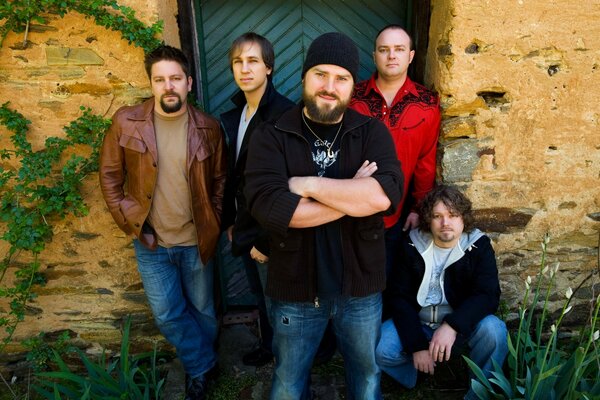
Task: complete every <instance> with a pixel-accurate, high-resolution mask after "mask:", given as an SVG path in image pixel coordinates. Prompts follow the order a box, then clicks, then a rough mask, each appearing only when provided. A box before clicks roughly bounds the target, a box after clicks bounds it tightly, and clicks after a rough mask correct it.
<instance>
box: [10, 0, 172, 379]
mask: <svg viewBox="0 0 600 400" xmlns="http://www.w3.org/2000/svg"><path fill="white" fill-rule="evenodd" d="M121 4H122V5H126V6H130V7H132V8H134V9H135V10H137V11H136V15H137V16H138V18H140V19H141V20H143V21H145V22H147V23H149V24H150V23H153V22H155V21H156V20H158V19H161V20H163V21H164V24H165V25H164V34H163V39H164V40H165V42H166V43H168V44H172V45H175V46H179V36H178V28H177V24H176V19H175V16H176V12H177V2H176V0H169V1H168V2H162V1H155V0H147V1H146V0H128V1H122V2H121ZM28 40H29V43H28V45H27V46H25V47H24V48H23V46H22V42H23V34H15V33H10V34H9V35H8V37H7V38H6V40H5V41H4V45H3V47H2V48H0V104H3V103H5V102H7V101H10V107H11V108H12V109H14V110H17V111H19V112H21V113H22V114H23V115H24V116H25V117H26V118H28V119H29V120H31V122H32V123H31V129H30V132H29V135H28V138H29V140H30V141H31V142H32V143H33V145H34V148H37V149H39V148H41V147H42V146H43V143H44V141H45V139H46V138H48V137H51V136H62V135H63V132H62V128H63V126H65V125H67V124H68V123H69V122H70V121H72V120H74V119H76V118H77V117H78V116H80V115H81V110H80V109H79V107H80V106H81V105H83V106H88V107H91V108H92V110H93V111H94V113H97V114H100V115H104V116H105V117H110V116H112V114H113V113H114V112H115V111H116V110H117V109H118V108H119V107H120V106H122V105H126V104H134V103H139V102H140V101H142V100H143V99H145V98H148V97H150V96H151V92H150V90H149V85H148V79H147V77H146V73H145V70H144V67H143V57H144V53H143V50H141V49H140V48H137V47H135V46H133V45H130V44H128V43H127V41H126V40H123V39H121V36H120V33H118V32H113V31H110V30H106V29H104V28H102V27H99V26H97V25H95V24H94V22H93V21H92V20H91V19H85V18H84V17H83V16H82V15H80V14H77V13H70V14H67V15H66V16H65V17H64V18H60V17H58V16H48V23H47V24H46V25H44V26H39V25H38V26H32V29H31V32H30V33H29V36H28ZM9 134H10V133H9V132H8V131H7V130H6V129H5V128H4V127H3V126H0V146H2V147H4V148H9V147H10V142H9ZM9 165H10V164H9V163H6V162H4V164H3V167H9ZM83 192H84V193H85V199H86V202H87V204H88V206H89V211H90V212H89V215H88V216H85V217H82V218H68V219H67V220H65V221H62V222H58V223H57V224H56V226H55V229H54V238H53V240H52V242H51V243H49V244H48V246H47V249H46V250H45V251H44V252H43V253H42V254H41V265H42V267H41V272H42V273H43V274H44V276H45V277H46V279H47V284H46V285H45V286H41V287H36V289H35V293H36V294H37V297H36V298H35V300H34V301H33V302H32V303H31V304H30V305H31V307H30V308H29V310H28V311H29V315H27V317H26V320H25V322H24V323H22V324H20V325H19V326H18V329H17V331H16V333H15V336H14V339H15V340H14V344H13V345H11V346H8V347H7V348H6V349H5V354H0V371H1V370H2V368H3V367H2V366H1V365H2V364H3V362H6V361H10V360H18V359H22V358H23V354H22V353H21V351H22V347H21V346H20V344H19V343H18V342H19V341H20V340H22V339H24V338H26V337H29V336H31V335H37V333H39V332H41V331H44V332H47V333H50V337H52V336H53V335H52V333H53V332H59V331H61V330H65V329H68V330H71V331H72V332H73V334H74V335H76V336H77V337H78V338H79V339H80V343H81V345H82V346H83V347H86V348H91V349H96V350H97V349H99V348H101V346H102V345H107V344H108V345H110V346H111V347H112V348H114V347H115V346H118V344H119V343H120V336H121V333H120V330H119V328H120V326H121V323H122V320H123V316H125V315H128V314H131V315H133V318H134V330H133V332H134V335H133V342H134V346H136V347H142V348H146V349H149V348H151V347H152V343H153V341H155V340H162V336H160V335H159V333H158V331H157V330H156V328H155V327H154V323H153V320H152V316H151V313H150V311H149V308H148V307H147V304H146V300H145V296H144V293H143V289H142V285H141V281H140V278H139V275H138V273H137V269H136V263H135V258H134V254H133V248H132V246H131V240H130V239H129V238H127V237H125V235H124V234H123V233H122V232H121V231H119V230H118V229H117V228H116V226H115V224H114V222H113V221H112V219H111V218H110V215H109V214H108V212H107V209H106V206H105V204H104V202H103V200H102V196H101V192H100V188H99V184H98V177H97V174H94V175H93V176H91V177H89V178H88V179H87V180H86V181H85V182H84V187H83ZM6 249H7V245H6V243H5V242H0V252H1V253H0V254H1V257H4V254H5V252H6ZM27 261H29V260H28V259H27V256H26V255H21V256H19V257H18V258H17V259H16V260H15V263H14V265H13V268H11V270H10V271H9V274H8V275H9V276H7V278H6V279H5V281H4V282H2V285H3V286H5V285H6V283H8V281H9V280H10V275H11V274H10V273H11V272H13V271H14V270H15V269H16V268H18V266H19V265H20V263H24V262H27ZM0 307H2V309H3V310H6V309H7V305H6V304H2V303H0ZM4 334H5V333H4V331H2V332H0V337H4ZM11 368H15V366H14V365H12V366H11ZM5 376H6V375H5Z"/></svg>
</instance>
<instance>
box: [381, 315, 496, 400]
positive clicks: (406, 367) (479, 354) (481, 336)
mask: <svg viewBox="0 0 600 400" xmlns="http://www.w3.org/2000/svg"><path fill="white" fill-rule="evenodd" d="M422 327H423V332H425V335H426V336H427V339H429V340H431V338H432V337H433V332H434V330H433V329H431V328H430V327H429V326H427V325H422ZM507 335H508V332H507V330H506V325H505V324H504V322H503V321H502V320H500V319H499V318H498V317H496V316H494V315H488V316H487V317H485V318H484V319H482V320H481V321H479V323H478V324H477V326H476V327H475V330H474V331H473V333H472V334H471V336H470V337H469V338H467V340H466V344H467V345H468V346H469V349H470V353H469V358H470V359H471V360H473V361H474V362H475V363H476V364H477V365H478V366H479V367H480V368H481V369H482V371H483V373H484V374H485V375H486V376H488V377H489V376H491V374H490V371H492V370H493V369H494V367H493V364H492V360H495V361H496V362H497V363H498V365H502V363H503V362H504V359H505V358H506V355H507V354H508V342H507ZM457 344H458V345H460V344H461V343H460V342H459V337H457V341H456V342H455V345H457ZM453 348H456V346H453ZM375 356H376V358H377V363H378V364H379V365H380V366H381V370H382V371H384V372H385V373H387V374H388V375H390V376H391V377H392V378H394V379H395V380H397V381H398V382H400V384H401V385H402V386H404V387H407V388H409V389H410V388H413V387H415V385H416V384H417V370H416V368H415V367H414V365H413V359H412V354H407V353H406V352H404V351H403V347H402V342H401V341H400V337H399V336H398V331H397V330H396V326H395V325H394V321H392V320H391V319H388V320H387V321H385V322H384V323H383V326H382V327H381V340H380V341H379V344H378V345H377V351H376V353H375ZM469 396H475V393H473V392H472V391H471V390H469V392H468V393H467V397H465V398H467V399H469V398H474V399H476V398H477V396H475V397H469Z"/></svg>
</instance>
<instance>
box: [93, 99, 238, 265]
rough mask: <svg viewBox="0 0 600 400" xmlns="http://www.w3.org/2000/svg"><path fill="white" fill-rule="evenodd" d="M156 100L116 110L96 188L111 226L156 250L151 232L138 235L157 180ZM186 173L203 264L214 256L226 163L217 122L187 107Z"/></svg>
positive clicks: (154, 237) (155, 240) (101, 160)
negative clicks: (111, 222)
mask: <svg viewBox="0 0 600 400" xmlns="http://www.w3.org/2000/svg"><path fill="white" fill-rule="evenodd" d="M153 112H154V98H151V99H149V100H147V101H146V102H144V103H143V104H139V105H136V106H131V107H122V108H120V109H119V110H118V111H117V112H116V113H115V115H114V116H113V122H112V125H111V127H110V129H109V130H108V131H107V133H106V136H105V137H104V143H103V144H102V151H101V153H100V187H101V188H102V194H103V195H104V200H105V201H106V204H107V205H108V209H109V210H110V213H111V214H112V216H113V218H114V220H115V222H116V223H117V225H118V226H119V228H121V230H123V232H125V233H127V234H135V235H136V236H137V237H138V239H139V240H140V242H141V243H142V244H144V245H145V246H147V247H149V248H155V247H156V245H157V239H156V236H155V234H154V233H153V232H150V233H146V232H145V230H144V232H142V226H143V225H144V221H146V218H147V217H148V213H149V212H150V205H151V204H152V196H153V194H154V188H155V185H156V178H157V175H158V168H157V159H158V157H157V155H158V153H157V148H156V137H155V135H154V122H153ZM188 115H189V123H188V139H187V150H188V154H187V168H188V183H189V190H190V195H191V204H192V217H193V219H194V224H195V225H196V232H197V235H198V250H199V252H200V257H201V259H202V263H203V264H206V263H207V262H208V260H210V258H212V256H213V255H214V252H215V247H216V244H217V240H218V237H219V231H220V221H221V210H222V200H223V191H224V187H225V177H226V165H227V164H226V162H225V153H224V148H223V135H222V133H221V129H220V127H219V123H218V122H217V120H216V119H214V118H212V117H211V116H209V115H208V114H205V113H203V112H201V111H199V110H197V109H195V108H194V107H191V106H188Z"/></svg>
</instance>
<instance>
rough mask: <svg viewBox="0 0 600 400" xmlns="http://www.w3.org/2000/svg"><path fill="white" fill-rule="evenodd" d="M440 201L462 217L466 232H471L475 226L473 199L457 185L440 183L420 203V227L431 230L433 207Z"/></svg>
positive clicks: (426, 230)
mask: <svg viewBox="0 0 600 400" xmlns="http://www.w3.org/2000/svg"><path fill="white" fill-rule="evenodd" d="M438 201H441V202H442V203H444V205H445V206H446V207H448V209H449V210H451V211H453V212H454V213H456V214H458V215H460V216H461V217H462V219H463V224H464V232H467V233H468V232H471V231H472V230H473V228H475V227H474V223H475V219H474V218H473V209H472V206H473V205H472V203H471V200H469V199H468V198H467V196H465V195H464V194H462V193H461V192H460V190H458V189H457V188H456V187H455V186H451V185H439V186H436V187H435V188H433V190H431V192H429V193H428V194H427V195H426V196H425V197H424V198H423V200H421V203H420V204H419V228H420V229H421V230H422V231H423V232H431V219H432V215H433V207H435V205H436V204H437V203H438Z"/></svg>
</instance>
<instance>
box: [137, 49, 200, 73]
mask: <svg viewBox="0 0 600 400" xmlns="http://www.w3.org/2000/svg"><path fill="white" fill-rule="evenodd" d="M163 60H166V61H175V62H176V63H178V64H179V65H181V69H182V70H183V73H184V74H185V76H186V78H187V77H188V76H190V63H189V61H188V59H187V57H186V56H185V54H183V51H181V50H179V49H177V48H175V47H172V46H167V45H162V46H160V47H158V48H156V49H154V50H152V51H151V52H150V53H148V54H146V57H145V58H144V67H145V68H146V73H147V74H148V78H152V76H151V74H152V66H153V65H154V64H156V63H157V62H159V61H163Z"/></svg>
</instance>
